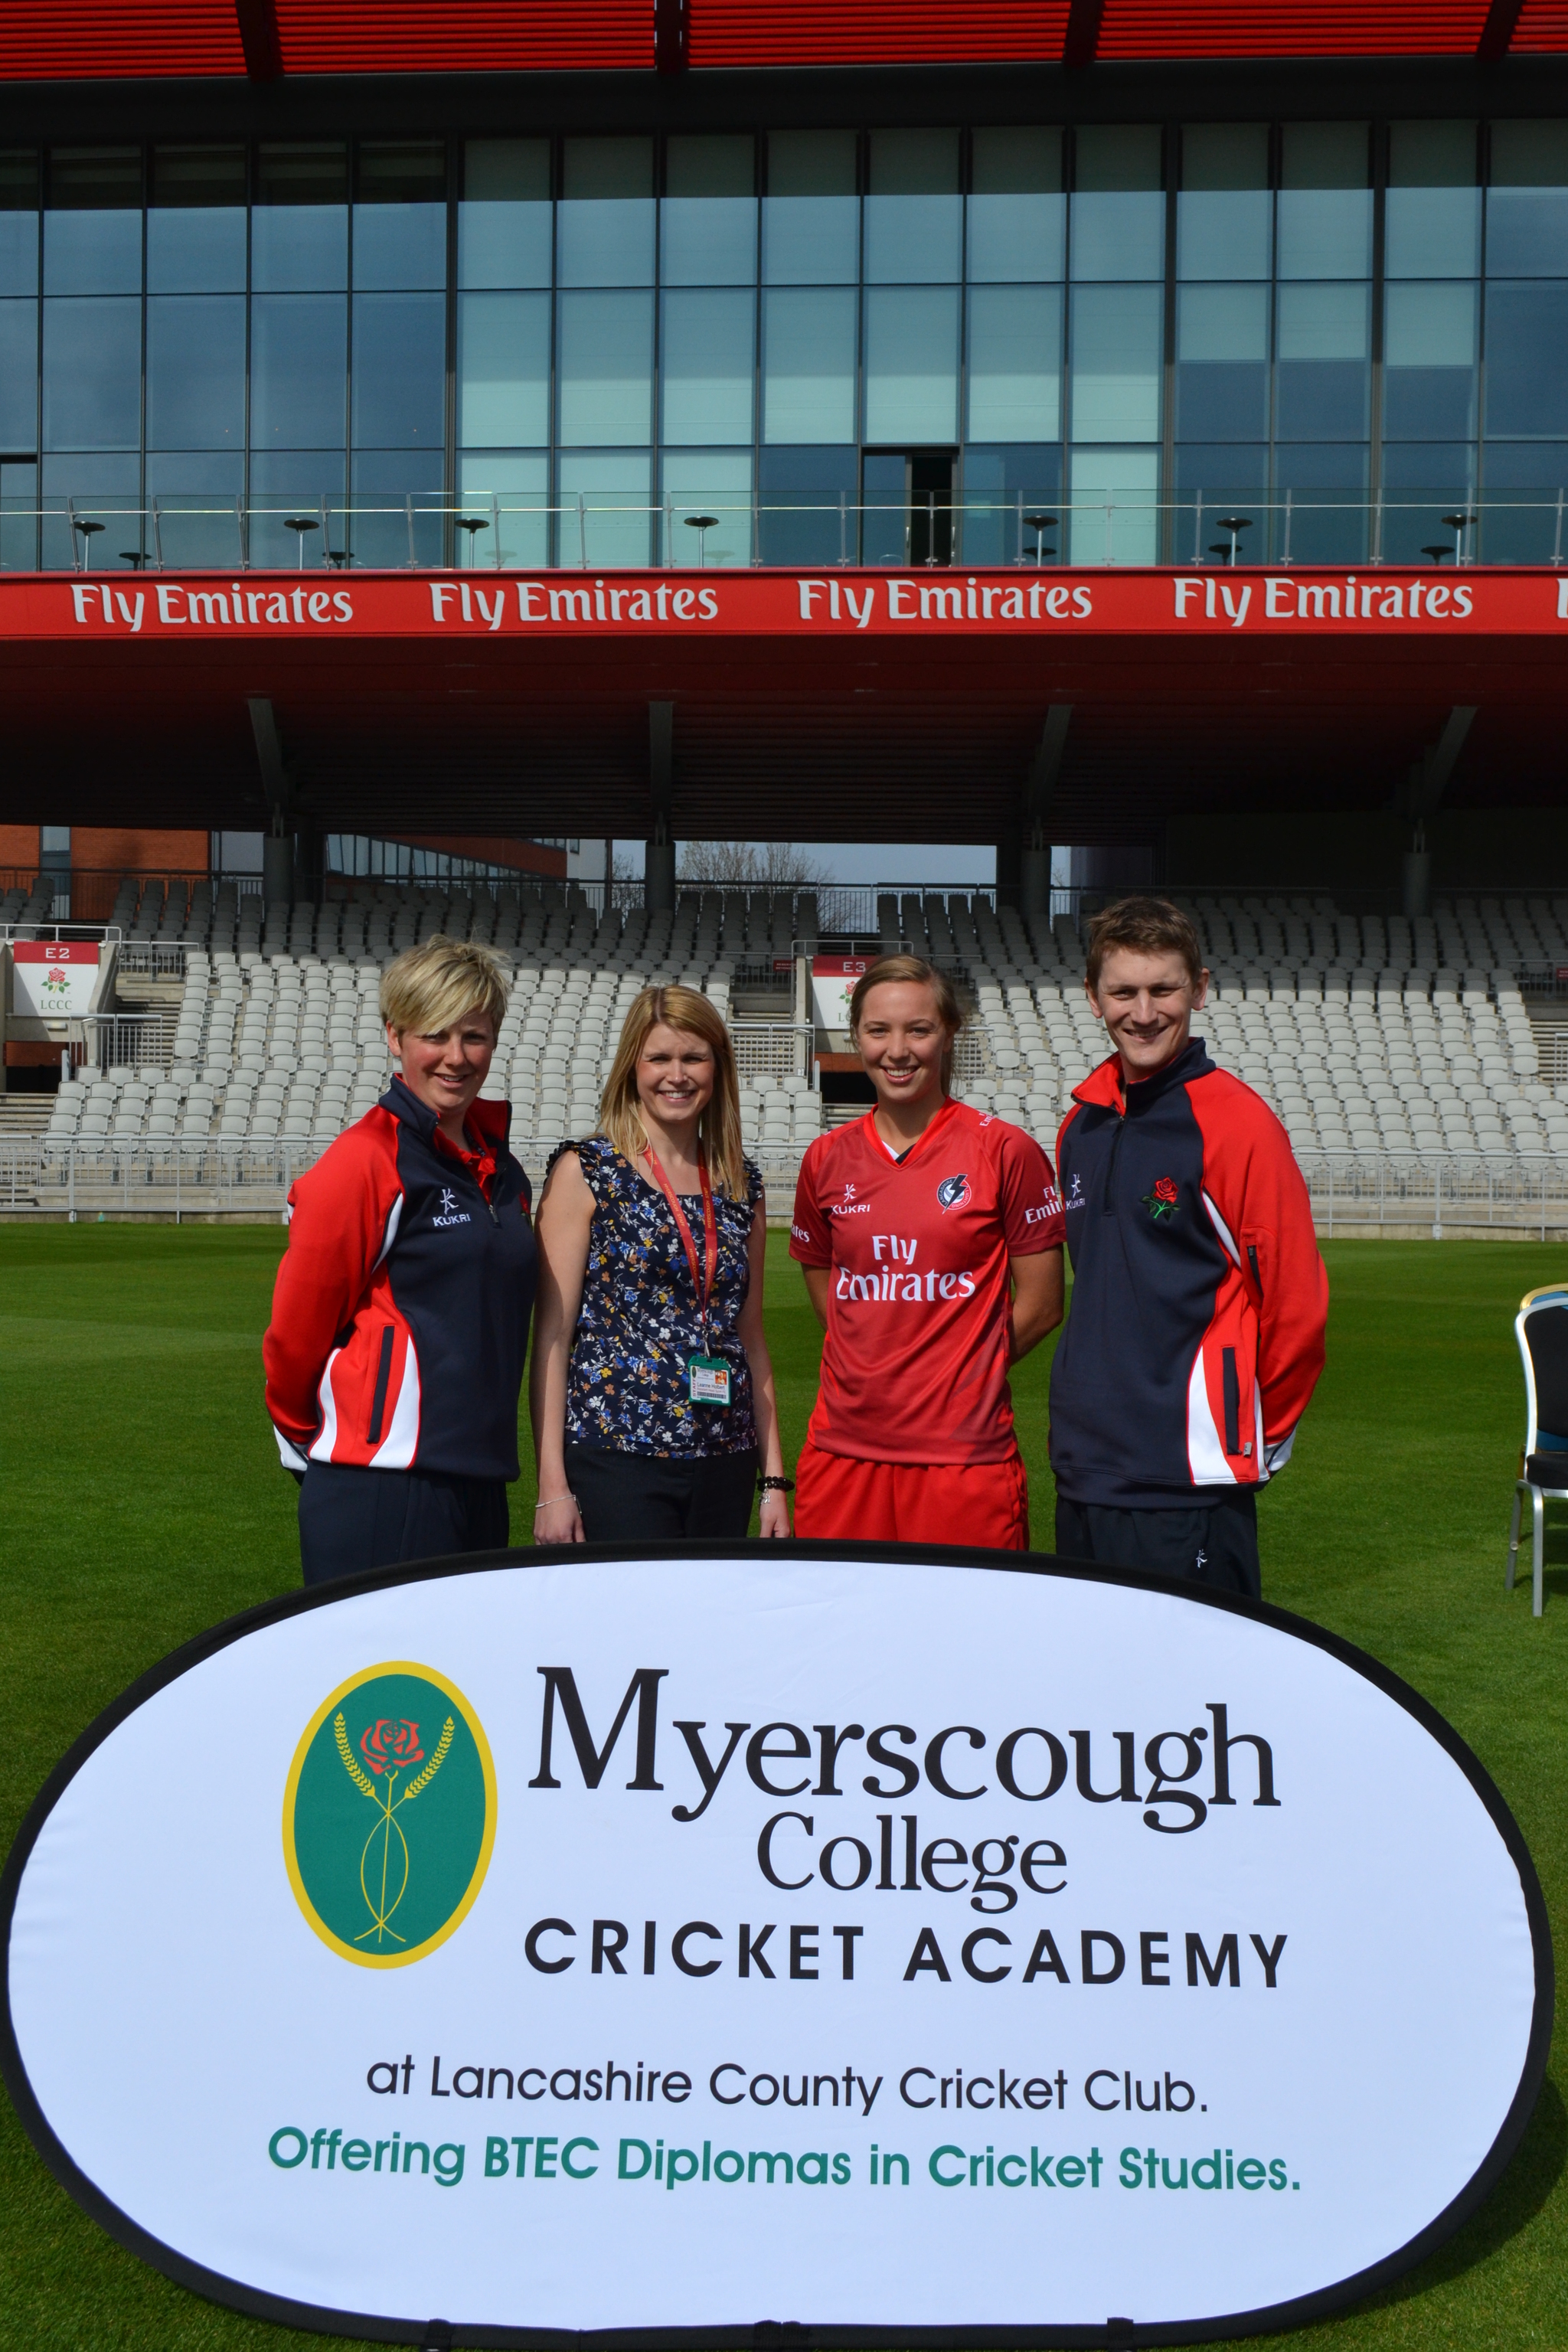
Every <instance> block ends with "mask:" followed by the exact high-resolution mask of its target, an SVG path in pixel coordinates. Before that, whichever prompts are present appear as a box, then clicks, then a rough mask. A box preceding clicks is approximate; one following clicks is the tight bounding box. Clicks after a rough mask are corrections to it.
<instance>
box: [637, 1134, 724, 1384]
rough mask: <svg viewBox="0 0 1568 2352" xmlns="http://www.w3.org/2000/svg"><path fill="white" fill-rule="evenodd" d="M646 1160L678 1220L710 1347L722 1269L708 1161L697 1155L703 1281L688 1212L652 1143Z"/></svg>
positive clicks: (676, 1227) (703, 1331) (703, 1341)
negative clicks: (712, 1307)
mask: <svg viewBox="0 0 1568 2352" xmlns="http://www.w3.org/2000/svg"><path fill="white" fill-rule="evenodd" d="M644 1157H645V1158H646V1160H647V1164H648V1166H649V1167H650V1168H651V1169H652V1170H653V1172H654V1180H655V1181H656V1182H657V1184H658V1189H659V1191H660V1192H662V1193H663V1194H664V1197H665V1199H666V1200H667V1201H668V1202H669V1213H670V1215H671V1216H672V1217H673V1218H674V1219H675V1229H676V1232H677V1233H678V1234H679V1235H680V1241H681V1246H682V1248H683V1249H684V1250H685V1252H686V1263H687V1265H689V1267H690V1268H691V1287H692V1288H693V1290H695V1291H696V1292H697V1294H698V1297H699V1298H700V1302H701V1307H702V1344H703V1346H704V1347H706V1346H707V1344H708V1302H709V1300H710V1298H711V1297H712V1296H713V1276H714V1275H715V1273H716V1272H717V1271H718V1266H719V1226H718V1223H717V1221H716V1219H715V1217H714V1214H713V1191H712V1187H711V1186H710V1183H709V1181H708V1161H707V1158H706V1156H705V1155H704V1154H703V1153H702V1152H699V1153H698V1155H697V1173H698V1176H699V1177H700V1180H701V1184H702V1243H703V1257H704V1261H705V1263H704V1269H703V1277H702V1278H700V1277H699V1275H698V1272H697V1244H696V1242H695V1241H694V1240H693V1239H692V1236H691V1227H690V1226H689V1224H688V1223H687V1222H686V1212H685V1210H684V1209H683V1208H682V1207H681V1205H680V1202H679V1199H678V1197H677V1195H676V1192H675V1187H674V1186H673V1185H672V1184H671V1182H670V1181H669V1179H668V1176H667V1175H666V1174H665V1172H664V1171H663V1169H662V1168H661V1167H660V1166H659V1164H658V1153H657V1152H656V1151H655V1150H654V1148H653V1146H652V1144H651V1143H650V1144H649V1145H648V1147H647V1151H646V1152H645V1154H644Z"/></svg>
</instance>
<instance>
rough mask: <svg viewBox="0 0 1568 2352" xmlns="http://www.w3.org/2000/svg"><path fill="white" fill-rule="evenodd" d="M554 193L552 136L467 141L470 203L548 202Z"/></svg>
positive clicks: (466, 190) (465, 158)
mask: <svg viewBox="0 0 1568 2352" xmlns="http://www.w3.org/2000/svg"><path fill="white" fill-rule="evenodd" d="M551 194H552V190H551V185H550V142H549V140H548V139H466V140H465V141H464V142H463V195H464V198H465V200H466V201H467V202H468V203H469V204H501V205H517V204H548V203H549V201H550V197H551Z"/></svg>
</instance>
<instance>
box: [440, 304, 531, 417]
mask: <svg viewBox="0 0 1568 2352" xmlns="http://www.w3.org/2000/svg"><path fill="white" fill-rule="evenodd" d="M458 441H459V443H461V444H462V445H463V446H466V447H470V448H471V447H473V446H475V445H476V444H479V443H486V442H488V443H492V444H496V445H499V446H503V447H511V448H530V447H532V448H544V447H546V446H548V445H549V441H550V297H549V296H548V294H464V295H462V296H460V297H459V299H458Z"/></svg>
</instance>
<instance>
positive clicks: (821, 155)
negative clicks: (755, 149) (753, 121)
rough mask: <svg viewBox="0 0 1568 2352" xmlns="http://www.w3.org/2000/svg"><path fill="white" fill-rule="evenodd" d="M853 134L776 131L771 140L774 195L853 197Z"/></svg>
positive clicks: (770, 174)
mask: <svg viewBox="0 0 1568 2352" xmlns="http://www.w3.org/2000/svg"><path fill="white" fill-rule="evenodd" d="M855 193H856V185H855V133H854V132H853V131H772V132H770V134H769V137H768V194H769V195H771V196H852V195H854V194H855Z"/></svg>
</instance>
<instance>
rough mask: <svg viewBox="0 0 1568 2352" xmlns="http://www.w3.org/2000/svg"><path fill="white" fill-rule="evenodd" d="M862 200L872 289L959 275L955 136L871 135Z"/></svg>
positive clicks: (935, 133) (960, 213)
mask: <svg viewBox="0 0 1568 2352" xmlns="http://www.w3.org/2000/svg"><path fill="white" fill-rule="evenodd" d="M870 191H871V192H870V194H869V195H868V197H867V199H866V276H867V278H868V280H870V281H872V282H873V283H875V284H878V285H933V284H946V283H947V282H949V281H950V280H952V279H955V278H959V277H961V276H962V275H963V204H962V202H961V200H960V198H959V194H958V133H957V131H873V132H872V134H871V141H870Z"/></svg>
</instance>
